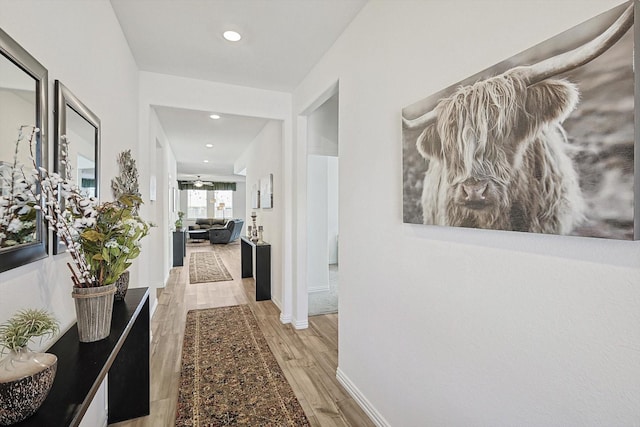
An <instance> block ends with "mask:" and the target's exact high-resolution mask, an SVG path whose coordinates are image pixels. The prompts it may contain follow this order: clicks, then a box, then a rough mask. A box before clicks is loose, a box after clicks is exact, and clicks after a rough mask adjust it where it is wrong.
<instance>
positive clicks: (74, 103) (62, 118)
mask: <svg viewBox="0 0 640 427" xmlns="http://www.w3.org/2000/svg"><path fill="white" fill-rule="evenodd" d="M55 99H56V101H55V109H54V111H53V114H54V117H55V119H54V127H55V129H54V135H55V139H54V151H53V164H54V171H55V172H57V173H60V172H61V171H62V165H61V164H60V146H61V144H60V141H61V139H62V136H63V135H66V133H67V109H66V107H67V106H68V107H69V108H71V109H72V110H73V111H75V112H76V113H78V114H79V115H80V116H81V117H82V118H83V119H85V120H86V121H87V122H89V123H90V124H91V126H93V127H94V128H95V139H94V141H95V152H94V156H95V163H96V176H95V178H96V194H95V197H96V198H98V197H99V196H100V119H99V118H98V116H96V115H95V114H94V113H93V112H92V111H91V110H90V109H89V108H87V106H86V105H84V103H83V102H82V101H80V99H78V97H77V96H75V95H74V94H73V92H71V91H70V90H69V89H68V88H67V87H66V86H65V85H64V84H62V83H61V82H60V81H59V80H56V81H55ZM61 203H62V201H61ZM66 250H67V247H66V246H65V245H64V244H63V243H62V242H61V241H60V239H59V238H58V235H57V234H56V233H55V232H54V233H53V253H54V255H58V254H62V253H65V252H66Z"/></svg>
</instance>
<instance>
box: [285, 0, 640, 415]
mask: <svg viewBox="0 0 640 427" xmlns="http://www.w3.org/2000/svg"><path fill="white" fill-rule="evenodd" d="M619 3H620V1H617V0H598V1H584V0H581V1H577V0H575V1H574V0H565V1H554V2H551V1H537V0H535V1H533V0H529V1H526V0H522V1H517V2H515V1H513V2H509V1H501V0H493V1H489V0H486V1H482V2H478V1H472V0H458V1H428V2H427V1H372V2H369V3H368V4H367V5H366V6H365V7H364V9H363V10H362V11H361V13H360V14H359V15H358V16H357V17H356V18H355V20H354V21H353V22H352V24H351V25H350V26H349V27H348V28H347V29H346V30H345V32H344V33H343V34H342V36H341V37H340V38H339V39H338V41H337V42H336V43H335V44H334V45H333V47H332V48H331V50H330V51H329V52H328V53H327V54H326V55H325V56H324V57H323V59H322V60H321V61H320V62H319V63H318V64H317V65H316V66H315V67H314V69H313V70H312V71H311V73H310V74H309V75H308V76H307V77H306V78H305V79H304V81H303V82H302V83H301V84H300V85H299V86H298V88H297V89H296V90H295V92H294V97H293V102H294V106H293V112H294V114H300V113H302V112H304V111H305V109H307V108H308V106H309V105H310V104H311V103H313V102H314V100H315V99H317V97H318V96H319V94H321V93H323V92H324V91H325V90H326V89H327V88H329V87H331V86H332V85H333V84H335V82H336V81H337V80H339V85H340V101H339V102H340V147H339V153H340V166H339V169H340V200H339V201H340V283H341V285H340V325H339V336H340V344H339V372H338V375H339V378H340V380H341V381H342V382H343V384H345V385H346V386H347V387H349V389H350V391H351V392H352V393H354V394H355V395H356V396H357V397H358V398H359V399H360V401H361V402H362V404H363V405H365V407H367V409H368V410H369V411H370V413H371V415H372V416H374V418H375V419H376V421H377V423H378V424H379V425H393V426H403V427H404V426H424V425H443V426H444V425H447V426H468V425H491V426H498V425H518V426H525V425H531V426H541V425H545V426H554V425H557V426H560V425H564V426H567V425H571V426H577V425H580V426H589V425H591V426H602V425H616V426H629V425H637V423H638V420H639V419H640V351H639V350H640V334H639V333H638V331H639V328H638V326H639V325H640V286H639V285H640V247H639V246H638V244H637V242H626V241H608V240H603V239H589V238H578V237H562V236H546V235H534V234H525V233H510V232H495V231H483V230H472V229H461V228H446V227H427V226H420V225H407V224H403V223H402V191H401V189H402V158H401V115H400V112H401V109H402V108H403V107H404V106H406V105H409V104H411V103H413V102H415V101H417V100H419V99H421V98H423V97H425V96H426V95H428V94H431V93H434V92H436V91H438V90H440V89H441V88H444V87H447V86H449V85H451V84H453V83H455V82H457V81H459V80H461V79H462V78H464V77H466V76H469V75H471V74H474V73H476V72H477V71H480V70H482V69H484V68H486V67H488V66H490V65H492V64H495V63H497V62H499V61H501V60H503V59H505V58H508V57H510V56H512V55H514V54H515V53H518V52H520V51H522V50H524V49H526V48H528V47H530V46H532V45H535V44H536V43H539V42H540V41H543V40H545V39H547V38H549V37H552V36H553V35H555V34H557V33H559V32H562V31H563V30H566V29H567V28H570V27H572V26H574V25H577V24H578V23H580V22H583V21H585V20H587V19H589V18H590V17H592V16H594V15H596V14H598V13H600V12H603V11H605V10H608V9H609V8H611V7H613V6H615V5H617V4H619ZM454 29H455V31H454ZM294 124H296V129H294V135H299V132H298V129H297V123H296V121H294ZM294 147H295V153H294V154H293V155H294V156H296V157H294V158H296V159H298V160H300V159H299V157H297V156H298V153H300V152H303V151H304V150H303V148H302V147H300V146H298V145H295V146H294ZM298 166H299V168H298V169H297V170H296V175H295V176H296V177H297V178H298V179H299V178H301V177H303V176H304V173H305V172H306V171H305V170H304V164H302V163H299V164H298ZM381 194H387V195H390V198H389V199H388V200H386V202H385V203H380V195H381ZM298 196H300V193H298ZM298 204H300V200H298ZM297 212H298V211H297ZM297 219H298V217H297V218H296V220H297ZM304 226H305V224H300V223H297V222H296V225H295V227H296V228H295V229H296V233H298V232H299V230H300V229H301V228H303V227H304ZM299 246H300V242H298V241H297V242H296V246H295V247H294V248H293V250H294V253H295V251H297V250H298V248H299ZM372 313H375V315H372Z"/></svg>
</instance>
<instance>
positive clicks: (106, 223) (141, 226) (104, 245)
mask: <svg viewBox="0 0 640 427" xmlns="http://www.w3.org/2000/svg"><path fill="white" fill-rule="evenodd" d="M141 202H142V200H141V199H140V197H138V196H135V195H133V194H124V195H122V196H120V198H119V199H118V200H116V201H115V202H106V203H101V204H100V205H98V206H95V207H94V210H95V212H96V216H95V222H92V223H90V224H91V225H89V226H87V227H84V228H83V229H82V231H81V233H80V235H79V237H78V240H77V242H78V243H79V246H78V249H80V250H81V251H82V254H83V255H84V258H85V259H86V260H87V263H88V264H89V270H90V271H91V274H92V276H93V277H94V278H95V281H96V282H97V283H99V284H100V286H102V285H110V284H111V283H114V282H115V281H116V280H118V277H120V275H121V274H122V273H123V272H124V271H125V270H126V269H127V268H129V266H130V265H131V261H132V260H133V259H135V258H137V257H138V255H140V240H141V239H142V238H143V237H145V236H146V235H147V234H149V229H150V227H151V225H150V224H148V223H147V222H145V221H144V220H142V218H140V217H139V216H137V215H135V214H134V213H133V209H134V206H136V204H137V205H139V204H140V203H141ZM72 217H73V219H74V220H75V223H78V222H79V223H82V220H83V219H85V217H84V214H83V212H80V211H78V212H76V213H73V215H72ZM80 227H81V226H78V228H80Z"/></svg>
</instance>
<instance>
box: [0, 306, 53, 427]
mask: <svg viewBox="0 0 640 427" xmlns="http://www.w3.org/2000/svg"><path fill="white" fill-rule="evenodd" d="M58 331H59V327H58V322H57V321H56V319H55V318H54V317H53V316H52V315H51V314H49V313H48V312H47V311H45V310H22V311H19V312H18V313H16V314H15V315H14V316H13V317H12V318H11V319H9V320H8V321H6V322H5V323H3V324H2V325H0V354H4V353H6V352H7V351H8V352H9V354H8V356H7V357H5V358H4V359H2V360H1V361H0V425H3V426H7V425H11V424H15V423H18V422H20V421H22V420H24V419H26V418H28V417H30V416H31V415H33V414H34V413H35V412H36V410H38V408H39V407H40V405H42V402H44V399H45V398H46V397H47V395H48V394H49V390H51V386H52V385H53V380H54V378H55V376H56V369H57V364H58V358H57V357H56V356H55V355H53V354H50V353H34V352H32V351H30V350H29V348H28V347H27V346H28V344H29V343H30V342H31V340H32V339H33V338H35V337H41V338H42V337H45V336H49V337H53V336H55V335H56V334H57V333H58Z"/></svg>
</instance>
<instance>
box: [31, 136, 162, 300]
mask: <svg viewBox="0 0 640 427" xmlns="http://www.w3.org/2000/svg"><path fill="white" fill-rule="evenodd" d="M25 128H26V129H30V131H29V137H28V138H26V139H28V142H29V146H30V149H31V154H32V155H31V158H32V162H33V175H34V176H35V180H36V181H37V183H38V184H39V187H40V189H41V194H40V195H37V194H36V193H35V189H36V186H35V185H32V186H31V187H30V191H31V192H32V194H33V196H34V197H36V198H37V199H41V200H42V204H41V205H36V206H35V208H36V209H42V210H43V213H44V218H45V220H46V221H47V223H48V225H49V228H50V229H52V230H54V231H55V232H56V233H57V234H58V236H59V237H60V238H61V240H62V241H63V242H64V243H65V245H66V246H67V251H68V252H69V254H70V255H71V258H72V260H73V265H72V264H71V263H67V266H68V267H69V270H71V274H72V276H71V280H72V281H73V284H74V285H75V286H76V287H79V288H90V287H98V286H106V285H110V284H112V283H114V282H115V281H116V280H117V279H118V277H120V275H121V274H122V273H123V272H124V271H125V270H126V269H127V268H128V267H129V266H130V265H131V260H133V259H134V258H136V257H137V256H138V255H140V239H142V238H143V237H144V236H146V235H147V234H149V229H150V227H151V226H152V225H151V224H149V223H147V222H145V221H144V220H143V219H142V218H140V216H138V215H137V213H136V212H137V207H138V206H140V204H141V203H142V199H141V198H140V196H139V195H138V194H130V193H124V194H122V195H120V197H119V198H118V199H117V200H116V201H114V202H103V203H99V202H98V200H97V199H96V198H95V197H87V196H86V195H84V194H82V192H81V191H80V190H79V188H78V186H77V185H76V184H75V183H74V182H72V181H69V180H66V179H63V178H62V177H61V176H60V175H59V174H57V173H52V172H49V171H47V170H46V169H45V168H42V167H37V165H36V164H35V161H34V160H33V159H34V158H35V157H34V156H33V145H34V143H33V141H34V135H35V134H36V133H37V132H38V131H39V129H37V128H35V127H32V126H23V128H22V129H21V133H22V132H23V131H24V129H25ZM23 173H24V174H25V176H26V173H27V172H23ZM59 198H61V199H62V200H64V209H62V208H61V206H60V200H59Z"/></svg>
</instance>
